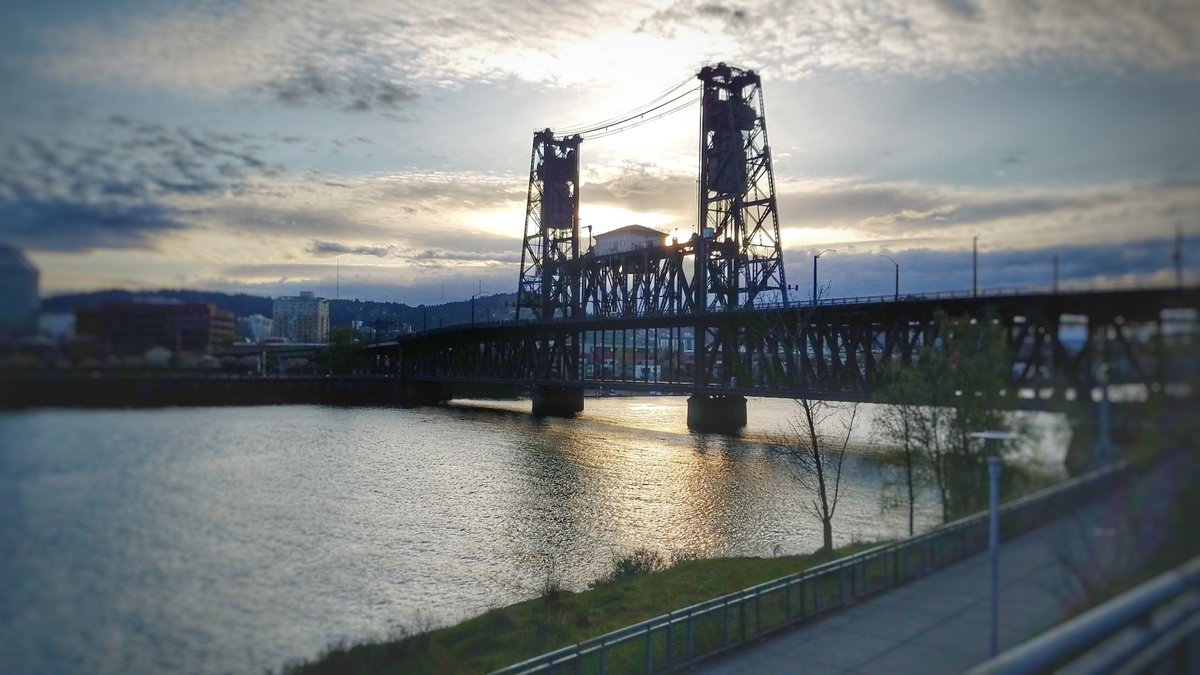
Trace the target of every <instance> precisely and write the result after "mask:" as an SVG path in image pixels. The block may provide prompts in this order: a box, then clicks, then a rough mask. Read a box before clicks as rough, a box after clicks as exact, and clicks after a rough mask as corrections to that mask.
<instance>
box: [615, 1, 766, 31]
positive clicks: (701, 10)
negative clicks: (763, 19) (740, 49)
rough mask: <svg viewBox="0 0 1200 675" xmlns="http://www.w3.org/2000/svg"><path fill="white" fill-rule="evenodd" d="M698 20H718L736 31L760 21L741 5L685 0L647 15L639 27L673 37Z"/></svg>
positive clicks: (723, 26)
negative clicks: (679, 29) (679, 30)
mask: <svg viewBox="0 0 1200 675" xmlns="http://www.w3.org/2000/svg"><path fill="white" fill-rule="evenodd" d="M760 10H764V11H766V12H768V13H769V12H770V11H771V8H769V7H763V8H760ZM760 13H761V12H760ZM697 22H707V23H708V25H710V26H711V25H712V24H713V23H714V22H716V23H717V25H719V26H721V28H723V29H725V30H730V31H735V30H742V29H746V28H749V27H751V26H752V25H754V24H756V23H757V16H756V15H755V14H754V13H752V12H750V11H749V10H747V9H746V8H745V7H742V6H739V5H734V4H726V3H720V2H700V3H695V2H692V1H691V0H682V1H680V2H676V3H674V4H673V5H671V6H669V7H667V8H665V9H661V10H659V11H657V12H655V13H654V14H652V15H650V16H649V17H647V18H646V19H643V20H642V21H641V23H639V24H638V27H637V30H638V31H639V32H648V33H654V34H658V35H663V36H667V37H672V36H674V35H675V32H676V30H677V29H678V27H680V26H686V25H692V24H695V23H697Z"/></svg>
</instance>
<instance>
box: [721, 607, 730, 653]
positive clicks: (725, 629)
mask: <svg viewBox="0 0 1200 675" xmlns="http://www.w3.org/2000/svg"><path fill="white" fill-rule="evenodd" d="M721 632H722V633H723V634H724V639H725V644H724V646H725V647H728V646H729V601H728V600H726V601H725V602H723V603H721Z"/></svg>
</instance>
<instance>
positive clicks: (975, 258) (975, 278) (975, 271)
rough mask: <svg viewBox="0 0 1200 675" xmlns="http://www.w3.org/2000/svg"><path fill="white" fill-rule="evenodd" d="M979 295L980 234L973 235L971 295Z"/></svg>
mask: <svg viewBox="0 0 1200 675" xmlns="http://www.w3.org/2000/svg"><path fill="white" fill-rule="evenodd" d="M978 295H979V235H976V236H974V237H971V296H972V297H977V296H978Z"/></svg>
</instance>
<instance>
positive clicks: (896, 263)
mask: <svg viewBox="0 0 1200 675" xmlns="http://www.w3.org/2000/svg"><path fill="white" fill-rule="evenodd" d="M879 257H881V258H887V259H888V260H892V256H890V255H884V254H882V253H880V254H879ZM892 264H893V265H895V266H896V297H895V298H894V299H895V300H896V302H899V301H900V263H898V262H896V261H895V260H892Z"/></svg>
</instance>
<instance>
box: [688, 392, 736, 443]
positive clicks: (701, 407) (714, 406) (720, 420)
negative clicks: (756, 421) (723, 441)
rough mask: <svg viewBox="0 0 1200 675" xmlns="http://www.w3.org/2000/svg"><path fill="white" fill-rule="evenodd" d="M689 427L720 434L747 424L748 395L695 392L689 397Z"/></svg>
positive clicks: (734, 430) (728, 432) (730, 431)
mask: <svg viewBox="0 0 1200 675" xmlns="http://www.w3.org/2000/svg"><path fill="white" fill-rule="evenodd" d="M687 424H688V428H689V429H692V430H693V431H706V432H713V433H719V434H732V433H736V432H737V431H738V430H740V429H741V428H742V427H744V426H746V397H745V396H724V395H716V396H713V395H709V394H695V395H693V396H689V397H688V415H687Z"/></svg>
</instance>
